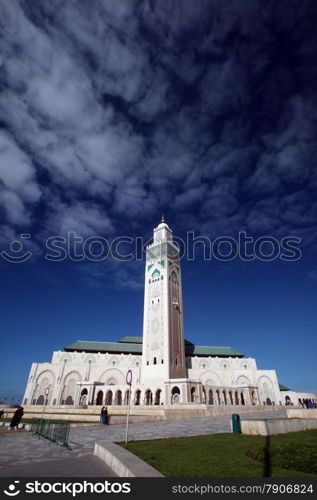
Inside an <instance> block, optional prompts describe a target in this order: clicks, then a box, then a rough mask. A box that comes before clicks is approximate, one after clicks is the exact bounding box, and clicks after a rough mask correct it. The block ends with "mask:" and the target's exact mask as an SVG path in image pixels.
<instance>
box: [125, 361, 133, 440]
mask: <svg viewBox="0 0 317 500" xmlns="http://www.w3.org/2000/svg"><path fill="white" fill-rule="evenodd" d="M126 382H127V384H128V386H129V392H128V394H129V404H128V411H127V426H126V430H125V443H127V442H128V432H129V416H130V407H131V384H132V371H131V370H128V372H127V376H126Z"/></svg>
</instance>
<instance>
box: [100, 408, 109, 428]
mask: <svg viewBox="0 0 317 500" xmlns="http://www.w3.org/2000/svg"><path fill="white" fill-rule="evenodd" d="M100 416H101V422H102V423H103V424H106V425H108V423H109V416H108V409H107V407H104V406H103V407H102V410H101V414H100Z"/></svg>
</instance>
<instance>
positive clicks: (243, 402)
mask: <svg viewBox="0 0 317 500" xmlns="http://www.w3.org/2000/svg"><path fill="white" fill-rule="evenodd" d="M240 398H241V404H242V405H245V401H244V396H243V392H241V394H240Z"/></svg>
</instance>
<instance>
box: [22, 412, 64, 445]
mask: <svg viewBox="0 0 317 500" xmlns="http://www.w3.org/2000/svg"><path fill="white" fill-rule="evenodd" d="M31 432H32V436H36V437H38V438H40V439H45V440H46V441H48V442H49V443H52V444H56V445H58V446H61V447H62V448H68V449H69V444H68V438H69V422H53V421H51V420H46V419H43V418H34V419H33V420H32V425H31Z"/></svg>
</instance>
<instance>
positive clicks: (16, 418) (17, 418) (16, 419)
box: [9, 406, 24, 430]
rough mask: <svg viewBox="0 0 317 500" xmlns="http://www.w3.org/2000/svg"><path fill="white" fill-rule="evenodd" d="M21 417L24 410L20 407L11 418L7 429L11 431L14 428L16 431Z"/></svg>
mask: <svg viewBox="0 0 317 500" xmlns="http://www.w3.org/2000/svg"><path fill="white" fill-rule="evenodd" d="M23 415H24V408H23V407H22V406H18V408H17V409H16V411H15V412H14V415H13V417H12V420H11V423H10V426H9V429H11V430H12V429H14V428H16V429H18V428H19V423H20V422H21V419H22V417H23Z"/></svg>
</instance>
